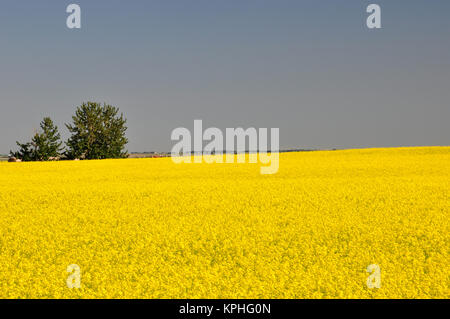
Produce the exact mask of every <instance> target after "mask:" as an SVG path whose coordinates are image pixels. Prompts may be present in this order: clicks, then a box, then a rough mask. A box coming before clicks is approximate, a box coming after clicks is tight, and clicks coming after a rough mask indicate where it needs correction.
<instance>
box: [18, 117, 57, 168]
mask: <svg viewBox="0 0 450 319" xmlns="http://www.w3.org/2000/svg"><path fill="white" fill-rule="evenodd" d="M40 127H41V132H40V133H36V134H35V135H34V136H33V138H32V139H31V142H28V143H24V144H22V143H20V142H16V144H17V146H19V151H17V152H12V151H11V156H14V157H16V158H19V159H21V160H22V161H24V162H28V161H48V160H49V159H50V158H51V157H59V156H60V155H61V150H62V149H61V145H62V142H61V135H60V134H59V132H58V127H57V126H56V125H54V124H53V121H52V120H51V119H50V118H49V117H45V118H44V119H43V120H42V122H41V124H40Z"/></svg>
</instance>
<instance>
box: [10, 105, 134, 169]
mask: <svg viewBox="0 0 450 319" xmlns="http://www.w3.org/2000/svg"><path fill="white" fill-rule="evenodd" d="M125 125H126V119H125V118H124V116H123V114H122V113H121V114H120V115H119V109H118V108H117V107H114V106H111V105H107V104H103V105H101V104H99V103H95V102H87V103H83V104H82V105H81V106H79V107H78V108H77V110H76V112H75V115H74V116H72V123H70V124H66V128H67V129H68V130H69V132H70V134H71V136H70V137H69V139H68V140H67V141H66V143H65V144H66V147H63V142H62V141H61V135H60V133H59V131H58V127H57V126H56V125H55V124H54V123H53V121H52V120H51V119H50V118H49V117H45V118H44V119H43V120H42V122H41V124H40V131H39V132H38V133H36V134H35V135H34V136H33V137H32V139H31V142H28V143H20V142H16V143H17V145H18V146H19V150H18V151H16V152H13V151H11V152H10V155H11V157H15V158H17V159H21V160H22V161H48V160H54V159H60V158H66V159H106V158H125V157H127V156H128V152H127V151H126V150H125V145H126V144H127V143H128V139H127V138H126V136H125V132H126V130H127V127H126V126H125Z"/></svg>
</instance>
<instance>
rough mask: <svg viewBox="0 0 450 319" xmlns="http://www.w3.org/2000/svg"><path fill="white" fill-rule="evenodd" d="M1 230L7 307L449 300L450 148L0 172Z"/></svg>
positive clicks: (0, 288) (38, 166) (0, 290)
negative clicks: (95, 301)
mask: <svg viewBox="0 0 450 319" xmlns="http://www.w3.org/2000/svg"><path fill="white" fill-rule="evenodd" d="M0 214H1V218H0V234H1V235H0V296H1V297H3V298H449V297H450V288H449V286H450V277H449V273H450V272H449V271H450V269H449V247H450V242H449V235H448V234H449V233H450V232H449V231H450V229H449V226H450V222H449V214H450V147H414V148H390V149H364V150H342V151H317V152H300V153H281V154H280V159H279V171H278V173H277V174H273V175H261V174H260V165H259V164H248V163H246V164H241V163H235V164H206V163H202V164H198V163H191V164H187V163H186V164H175V163H173V162H172V160H171V159H170V158H159V159H125V160H102V161H67V162H63V161H62V162H47V163H0ZM369 265H378V266H379V270H380V282H379V283H380V286H379V288H376V287H375V288H374V287H372V288H369V287H368V284H367V278H368V277H369V275H370V273H369V272H367V269H368V266H369ZM77 267H79V271H80V276H81V277H80V278H79V281H78V282H76V281H74V283H73V284H72V286H71V288H69V286H70V285H69V280H68V276H70V275H71V273H70V272H68V270H69V271H72V270H74V269H75V270H78V268H77ZM372 268H373V267H372ZM372 268H370V267H369V269H372ZM373 269H377V268H376V267H375V268H373ZM70 280H71V279H70ZM77 287H79V288H77Z"/></svg>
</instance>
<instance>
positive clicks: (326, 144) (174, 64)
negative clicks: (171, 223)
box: [0, 0, 450, 153]
mask: <svg viewBox="0 0 450 319" xmlns="http://www.w3.org/2000/svg"><path fill="white" fill-rule="evenodd" d="M70 3H77V4H79V5H80V6H81V8H82V28H81V30H70V29H68V28H67V27H66V23H65V21H66V18H67V15H68V14H66V12H65V9H66V6H67V5H68V4H70ZM370 3H377V4H379V5H380V6H381V8H382V27H383V28H382V29H381V30H369V29H367V27H366V26H365V20H366V17H367V15H368V14H367V13H366V12H365V9H366V7H367V5H368V4H370ZM0 39H1V50H0V112H1V116H0V153H8V151H9V150H10V149H12V148H14V147H15V141H16V140H20V141H25V140H28V139H29V138H30V137H31V135H32V133H33V131H34V130H35V129H36V128H37V127H38V125H39V122H40V120H41V119H42V117H43V116H47V115H49V116H51V117H52V118H53V119H54V120H55V122H56V123H57V124H58V125H59V126H60V128H61V131H62V132H63V136H64V137H67V132H66V130H65V128H64V125H63V124H64V123H66V122H68V121H70V118H71V115H72V114H73V112H74V110H75V107H76V106H78V105H80V104H81V103H82V102H83V101H98V102H107V103H110V104H113V105H116V106H118V107H120V109H121V110H122V111H123V112H124V113H125V115H126V117H127V118H128V126H129V130H128V137H129V139H130V143H129V145H128V149H129V151H149V150H156V151H169V150H170V149H171V147H172V145H173V142H171V141H170V133H171V131H172V130H173V129H174V128H176V127H180V126H184V127H188V128H192V126H193V120H194V119H203V125H204V127H210V126H215V127H219V128H225V127H239V126H242V127H250V126H253V127H279V128H280V146H281V148H290V147H305V148H348V147H374V146H403V145H449V144H450V142H449V137H450V125H449V120H450V1H444V0H442V1H436V0H431V1H425V0H423V1H415V0H409V1H406V0H403V1H400V0H398V1H377V0H373V1H357V0H348V1H335V0H321V1H316V0H310V1H300V0H292V1H286V0H271V1H266V0H221V1H219V0H192V1H186V0H163V1H153V0H145V1H144V0H142V1H140V0H132V1H117V0H108V1H100V0H96V1H92V0H89V1H86V0H80V1H76V0H72V1H61V0H42V1H31V0H30V1H19V0H2V1H1V3H0Z"/></svg>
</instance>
